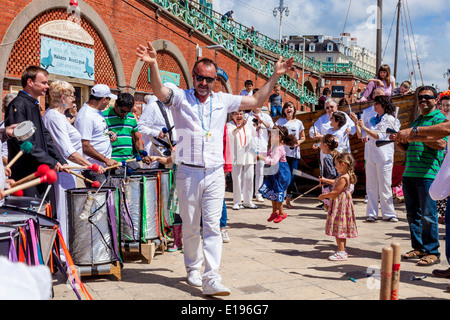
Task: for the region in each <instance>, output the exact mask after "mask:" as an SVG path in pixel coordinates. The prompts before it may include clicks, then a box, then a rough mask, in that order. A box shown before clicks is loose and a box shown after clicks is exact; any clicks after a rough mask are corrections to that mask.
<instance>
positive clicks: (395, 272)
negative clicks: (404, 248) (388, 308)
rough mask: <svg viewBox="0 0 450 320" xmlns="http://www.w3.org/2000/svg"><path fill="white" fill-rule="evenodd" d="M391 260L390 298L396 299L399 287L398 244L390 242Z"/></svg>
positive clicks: (399, 258)
mask: <svg viewBox="0 0 450 320" xmlns="http://www.w3.org/2000/svg"><path fill="white" fill-rule="evenodd" d="M391 247H392V250H393V260H392V287H391V300H398V289H399V287H400V262H401V259H402V258H401V253H400V248H401V247H400V244H399V243H392V244H391Z"/></svg>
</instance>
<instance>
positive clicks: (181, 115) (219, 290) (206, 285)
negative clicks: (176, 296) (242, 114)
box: [137, 42, 294, 296]
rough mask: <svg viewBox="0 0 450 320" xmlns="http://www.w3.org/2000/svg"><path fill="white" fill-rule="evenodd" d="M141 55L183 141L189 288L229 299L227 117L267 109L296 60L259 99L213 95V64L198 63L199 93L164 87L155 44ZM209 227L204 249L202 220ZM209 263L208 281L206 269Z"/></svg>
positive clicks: (180, 159) (279, 66)
mask: <svg viewBox="0 0 450 320" xmlns="http://www.w3.org/2000/svg"><path fill="white" fill-rule="evenodd" d="M137 56H138V57H139V58H140V59H141V60H142V61H144V62H146V63H148V64H149V66H150V78H151V79H152V88H153V90H154V94H155V95H156V96H157V97H158V99H160V100H161V101H162V102H163V103H164V104H165V105H166V106H168V107H169V108H170V109H171V110H172V116H173V120H174V123H175V128H176V129H177V133H178V137H179V140H178V141H179V142H178V145H177V147H176V164H177V165H178V171H177V175H176V180H177V192H178V199H179V203H180V215H181V218H182V220H183V230H182V234H183V245H184V262H185V267H186V271H187V273H188V279H187V280H188V283H189V284H191V285H194V286H202V287H203V294H205V295H219V296H225V295H229V294H230V290H229V289H228V288H226V287H225V286H224V285H222V283H221V281H222V278H221V276H220V274H219V267H220V260H221V256H222V236H221V233H220V224H219V221H220V217H221V215H222V206H223V198H224V196H225V175H224V171H223V164H224V157H223V135H224V129H225V123H226V120H227V114H228V113H229V112H233V111H236V110H238V109H251V108H254V107H257V106H262V105H263V103H264V101H266V100H267V99H268V97H269V94H270V92H271V90H272V88H273V86H274V84H275V83H276V82H277V80H278V78H279V77H280V76H281V75H283V74H285V73H286V72H287V71H288V70H289V69H291V68H292V66H293V62H294V61H293V59H292V58H290V59H289V60H287V61H285V62H283V61H282V57H280V59H279V60H278V62H277V63H276V64H275V67H274V73H273V75H272V76H271V77H270V78H269V80H268V81H267V83H266V84H265V85H264V86H263V87H262V88H261V89H260V90H259V91H258V92H257V94H255V95H253V96H236V95H231V94H227V93H223V92H217V93H215V92H212V88H213V87H214V82H215V80H216V78H217V66H216V64H215V63H214V62H213V61H211V60H209V59H201V60H199V61H197V62H196V63H195V65H194V68H193V70H192V77H193V84H194V85H193V88H191V89H188V90H182V89H180V88H177V87H176V86H175V85H173V84H170V83H168V84H165V85H164V86H163V84H162V81H161V77H160V74H159V68H158V65H157V60H156V56H157V53H156V50H155V49H154V48H153V46H152V44H151V42H147V46H143V45H140V46H139V47H138V49H137ZM201 219H202V224H203V247H202V245H201V242H202V241H201V236H200V220H201ZM203 261H204V262H205V270H204V273H203V277H201V275H200V269H201V267H202V263H203Z"/></svg>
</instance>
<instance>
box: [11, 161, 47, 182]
mask: <svg viewBox="0 0 450 320" xmlns="http://www.w3.org/2000/svg"><path fill="white" fill-rule="evenodd" d="M49 170H50V167H49V166H48V165H46V164H41V165H40V166H39V167H38V168H37V171H36V172H35V173H32V174H30V175H28V176H26V177H25V178H22V179H20V180H18V181H16V182H14V183H13V184H11V187H15V186H17V185H19V184H22V183H24V182H27V181H30V180H31V179H33V178H38V177H42V176H43V175H45V174H46V173H47V172H48V171H49Z"/></svg>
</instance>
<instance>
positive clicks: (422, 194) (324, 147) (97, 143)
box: [0, 16, 450, 295]
mask: <svg viewBox="0 0 450 320" xmlns="http://www.w3.org/2000/svg"><path fill="white" fill-rule="evenodd" d="M230 17H231V16H230ZM230 17H229V19H230ZM137 56H138V57H139V58H140V59H141V60H142V61H144V62H146V63H148V65H149V67H150V76H151V79H152V89H153V94H152V95H148V96H145V98H144V100H145V103H144V105H143V107H142V114H141V116H140V117H139V119H136V117H135V115H133V113H132V110H133V107H134V106H135V100H134V97H133V96H132V95H131V94H129V93H119V94H117V95H116V94H113V93H112V92H111V90H110V88H109V87H108V86H107V85H104V84H96V85H94V86H93V87H92V89H91V91H90V96H89V99H88V101H87V102H86V103H84V105H83V106H82V107H81V108H80V109H79V110H78V108H77V107H76V105H74V101H75V96H74V94H75V89H74V87H73V86H72V85H71V84H70V83H68V82H66V81H62V80H56V81H53V82H51V83H49V81H48V73H47V71H46V70H44V69H42V68H40V67H36V66H31V67H28V68H27V69H26V70H25V71H24V73H23V75H22V87H23V89H22V90H21V91H20V92H19V93H18V94H17V95H16V96H10V95H8V96H7V97H5V99H4V104H3V106H4V112H5V119H6V120H5V123H4V128H3V129H2V131H0V133H1V134H2V141H7V142H5V144H4V146H3V149H2V150H3V151H2V156H3V161H2V162H1V164H2V166H4V165H5V164H7V163H8V161H10V160H11V159H12V158H13V157H14V156H15V155H16V154H17V153H18V152H19V151H20V145H21V142H20V141H19V140H18V139H17V138H16V137H14V134H13V129H14V128H15V126H17V124H19V123H21V122H23V121H26V120H31V121H32V122H33V123H34V125H35V127H36V128H35V133H34V134H33V135H32V136H31V137H30V138H29V141H30V142H31V143H32V145H33V148H32V150H31V152H30V153H28V154H25V155H23V156H22V157H21V158H20V159H19V160H18V161H17V162H16V163H15V164H14V165H12V166H11V168H8V167H4V168H0V180H1V181H0V183H1V198H4V193H3V192H4V191H3V190H5V189H7V183H13V182H14V181H18V180H20V179H22V178H24V177H27V176H29V175H30V174H33V173H34V172H37V171H38V167H39V166H40V165H42V164H46V165H48V166H49V167H50V168H51V169H53V170H55V171H56V172H57V176H58V179H57V182H56V183H55V187H54V190H53V191H51V192H49V186H48V185H47V184H45V183H43V184H40V185H37V186H34V187H31V188H27V189H25V190H24V195H26V196H32V197H38V198H44V197H48V199H49V201H51V203H54V204H56V205H55V207H54V209H53V210H52V212H53V215H54V217H55V218H57V219H58V220H59V222H60V224H61V230H62V234H63V236H64V237H65V238H68V236H69V230H68V228H69V227H68V222H67V221H68V208H67V200H66V194H65V192H66V190H68V189H72V188H78V187H90V185H89V183H88V181H91V180H92V181H98V182H99V183H100V184H103V183H104V182H105V181H107V179H108V175H109V173H110V169H112V170H114V169H117V168H120V167H121V165H123V162H124V161H130V160H133V159H134V160H135V161H134V162H133V161H131V162H129V163H128V164H127V165H129V166H130V167H131V168H144V169H145V168H164V167H166V166H168V165H170V166H173V169H174V171H175V175H174V177H175V178H174V183H173V185H172V190H171V192H170V193H171V200H172V201H170V206H171V208H172V209H174V212H175V213H176V214H175V220H176V221H174V224H173V227H174V228H173V231H174V233H173V234H174V241H173V244H172V247H171V248H170V249H169V251H178V250H181V248H183V256H184V262H185V267H186V272H187V281H188V283H189V284H191V285H193V286H199V287H202V288H203V293H204V294H205V295H229V294H230V290H229V289H228V288H226V287H225V286H224V285H223V284H222V278H221V276H220V273H219V268H220V261H221V255H222V243H224V242H228V241H230V239H229V236H228V233H227V231H226V220H227V207H226V204H225V185H226V175H227V174H230V175H231V179H232V189H233V204H232V207H231V209H233V210H241V209H246V208H248V209H256V208H258V205H257V204H255V203H254V201H256V202H258V203H262V202H264V200H269V201H270V203H271V206H272V211H271V212H270V215H269V216H268V219H267V221H268V222H272V221H273V222H274V223H280V222H282V221H283V220H284V219H286V218H287V216H288V215H287V212H286V211H288V210H285V209H294V208H295V207H294V205H293V204H292V202H291V201H292V197H293V196H294V195H295V194H298V190H297V188H296V184H295V180H296V179H295V175H294V173H295V170H297V169H298V167H299V161H300V159H301V154H302V143H303V142H305V140H306V136H305V130H306V129H307V128H305V127H304V125H303V123H302V121H300V120H299V119H297V117H296V112H297V110H296V107H295V104H294V103H293V102H291V101H286V102H284V103H283V95H282V94H281V87H280V85H279V84H278V83H277V80H278V78H279V77H280V76H281V75H283V74H284V73H286V72H287V71H288V70H289V69H291V68H292V66H293V59H292V58H291V59H288V60H286V61H283V59H282V58H281V57H280V60H279V61H278V62H277V63H276V64H275V67H274V72H273V75H272V76H271V77H270V78H269V79H268V80H267V82H266V83H265V84H264V85H263V86H262V87H261V88H254V84H253V82H252V81H251V80H247V81H245V83H244V88H243V89H242V91H241V92H240V94H239V95H232V94H227V93H223V92H213V91H212V88H213V86H214V83H215V81H216V79H217V65H216V63H215V62H214V61H212V60H210V59H206V58H203V59H200V60H198V61H197V62H196V63H195V65H194V67H193V69H192V77H193V88H189V89H185V90H183V89H180V88H178V87H177V86H175V85H173V84H171V83H162V80H161V77H160V75H159V68H158V64H157V61H156V51H155V49H154V48H153V47H152V45H151V43H150V42H149V43H147V44H145V45H140V46H139V47H138V49H137ZM411 90H412V88H411V84H410V83H409V82H408V81H404V82H402V83H401V85H400V86H399V88H396V86H395V79H394V78H393V77H392V76H391V74H390V68H389V66H387V65H383V66H381V67H380V70H379V72H378V73H377V77H376V78H375V79H371V80H370V81H369V83H368V85H367V88H366V90H365V91H364V93H363V96H362V98H361V101H371V104H372V106H371V107H370V108H367V109H365V110H364V112H363V113H362V114H355V113H354V112H350V113H349V114H347V113H345V112H342V111H338V102H336V101H335V100H334V99H333V98H331V97H330V95H329V92H328V91H329V90H328V91H326V90H325V92H324V93H325V94H324V95H323V96H322V98H321V99H320V101H319V102H320V104H321V105H323V109H324V114H323V116H321V117H320V118H318V120H317V121H315V122H314V123H313V125H312V126H311V127H310V128H309V136H310V137H311V138H312V139H314V140H315V141H316V144H315V145H314V148H316V149H317V150H318V153H319V155H320V156H319V172H320V173H319V180H320V184H321V186H322V193H321V195H320V196H319V198H318V199H319V200H320V201H322V202H323V203H322V204H321V206H323V207H324V208H325V210H326V211H327V221H326V225H325V234H327V235H329V236H333V237H335V239H336V245H337V250H336V252H334V253H333V254H332V255H331V256H330V257H329V260H332V261H345V260H347V258H348V254H347V251H346V247H347V242H346V239H351V238H354V237H357V236H358V230H357V226H356V219H355V214H354V208H353V199H352V193H353V190H354V185H355V184H356V182H357V177H356V174H355V168H354V167H355V161H354V158H353V157H352V155H351V147H350V138H349V137H350V135H355V134H356V135H357V137H358V139H361V140H362V141H363V142H364V143H365V153H364V159H365V175H366V192H367V198H368V201H367V209H366V220H367V221H368V222H374V221H376V220H377V219H378V216H379V213H378V211H379V208H380V211H381V216H382V219H383V220H387V221H391V222H397V221H398V219H397V213H396V212H395V208H394V205H393V194H392V186H391V181H392V170H393V163H394V150H395V148H398V149H399V150H402V151H403V152H405V153H406V166H405V172H404V174H403V180H402V187H403V192H404V197H405V206H406V212H407V219H408V224H409V226H410V233H411V246H412V250H410V251H408V252H406V253H405V254H403V256H402V257H403V258H404V259H414V258H417V259H419V261H418V265H421V266H422V265H433V264H435V263H438V262H439V260H440V253H439V237H438V216H439V215H438V206H437V202H436V201H440V202H439V203H440V204H441V207H442V206H443V207H444V211H445V210H446V211H445V214H444V213H443V214H442V215H443V216H445V218H446V219H445V224H446V232H447V233H450V217H449V216H448V215H449V214H450V212H449V211H450V210H449V205H448V203H449V202H448V201H447V198H448V196H449V194H450V190H449V183H448V181H449V180H448V178H449V176H450V166H449V163H450V160H448V157H445V154H446V152H447V149H448V146H447V136H448V134H449V131H450V126H449V125H448V123H449V122H446V118H447V119H448V114H449V109H450V92H446V93H442V94H441V95H439V94H438V92H436V89H434V88H433V87H429V86H424V87H421V88H418V89H417V102H418V105H419V111H420V115H419V117H418V118H417V119H416V120H415V121H414V122H413V123H412V125H411V128H408V129H404V130H400V122H399V120H398V119H397V114H396V107H395V105H394V104H393V103H392V99H391V97H390V96H391V95H396V94H399V95H404V94H407V93H410V92H411ZM46 94H48V97H49V101H50V103H49V104H48V106H47V108H46V110H45V113H44V114H43V116H41V113H40V108H39V99H40V97H43V96H45V95H46ZM111 100H114V104H111ZM265 103H267V107H268V110H267V111H268V112H265V111H263V110H262V107H263V106H264V104H265ZM343 103H345V102H343ZM8 137H9V138H8ZM377 140H392V141H393V143H387V144H385V145H383V146H378V145H376V141H377ZM138 158H139V161H142V162H140V163H138V162H137V159H138ZM444 159H445V160H444ZM94 164H96V165H98V170H95V171H94V170H89V169H87V170H86V169H85V168H92V167H93V165H94ZM77 166H78V167H80V169H76V168H77ZM82 167H84V168H82ZM74 168H75V169H74ZM72 170H73V171H72ZM74 171H75V172H76V173H78V175H75V174H73V172H74ZM79 175H81V176H82V177H84V178H80V177H79ZM446 254H447V259H448V260H449V261H450V234H449V235H448V236H447V237H446ZM203 263H205V264H204V265H205V270H204V272H203V274H202V273H201V271H200V270H201V267H202V265H203ZM434 273H435V274H436V275H437V276H442V277H448V276H450V269H449V270H435V272H434Z"/></svg>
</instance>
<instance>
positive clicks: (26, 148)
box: [6, 141, 33, 168]
mask: <svg viewBox="0 0 450 320" xmlns="http://www.w3.org/2000/svg"><path fill="white" fill-rule="evenodd" d="M31 149H33V144H32V143H31V142H30V141H25V142H24V143H22V144H21V145H20V151H19V152H18V153H17V154H16V156H15V157H14V158H13V159H12V160H11V161H10V162H9V163H8V164H7V165H6V167H7V168H11V166H12V165H13V164H14V163H15V162H16V161H17V160H18V159H19V158H20V157H21V156H22V155H23V154H24V153H30V152H31Z"/></svg>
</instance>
